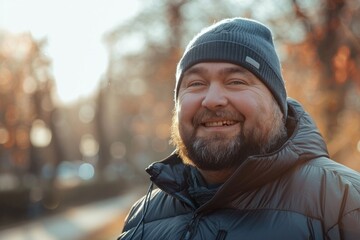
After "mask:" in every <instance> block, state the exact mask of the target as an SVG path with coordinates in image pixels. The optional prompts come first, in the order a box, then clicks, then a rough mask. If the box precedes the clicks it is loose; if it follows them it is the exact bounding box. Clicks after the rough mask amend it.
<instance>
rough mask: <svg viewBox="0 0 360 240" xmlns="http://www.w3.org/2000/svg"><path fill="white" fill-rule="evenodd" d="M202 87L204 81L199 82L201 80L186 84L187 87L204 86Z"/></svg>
mask: <svg viewBox="0 0 360 240" xmlns="http://www.w3.org/2000/svg"><path fill="white" fill-rule="evenodd" d="M204 85H205V83H204V81H201V80H193V81H189V82H188V83H187V84H186V86H187V87H199V86H204Z"/></svg>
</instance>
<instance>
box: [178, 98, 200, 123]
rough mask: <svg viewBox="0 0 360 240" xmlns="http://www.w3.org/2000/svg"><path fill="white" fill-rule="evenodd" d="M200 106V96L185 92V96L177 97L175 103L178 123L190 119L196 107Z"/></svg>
mask: <svg viewBox="0 0 360 240" xmlns="http://www.w3.org/2000/svg"><path fill="white" fill-rule="evenodd" d="M200 107H201V100H200V98H198V97H196V96H193V95H190V94H186V96H185V95H184V96H181V97H179V100H178V103H177V109H178V120H179V123H180V124H183V123H188V122H189V121H192V119H193V117H194V116H195V114H196V112H197V111H198V109H199V108H200Z"/></svg>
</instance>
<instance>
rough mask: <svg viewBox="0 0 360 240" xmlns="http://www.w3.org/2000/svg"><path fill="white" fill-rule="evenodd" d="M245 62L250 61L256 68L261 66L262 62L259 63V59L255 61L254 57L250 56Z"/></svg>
mask: <svg viewBox="0 0 360 240" xmlns="http://www.w3.org/2000/svg"><path fill="white" fill-rule="evenodd" d="M245 62H247V63H250V64H251V65H253V66H254V67H256V69H259V67H260V63H258V62H257V61H255V60H254V59H252V58H251V57H249V56H246V58H245Z"/></svg>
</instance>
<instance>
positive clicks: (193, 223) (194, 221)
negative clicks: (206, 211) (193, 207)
mask: <svg viewBox="0 0 360 240" xmlns="http://www.w3.org/2000/svg"><path fill="white" fill-rule="evenodd" d="M200 218H201V215H200V214H198V213H195V214H194V215H193V217H192V218H191V220H190V222H189V224H188V225H187V228H186V232H185V233H184V234H183V237H182V238H181V239H182V240H190V239H192V237H193V235H194V232H195V230H196V228H197V225H198V223H199V220H200Z"/></svg>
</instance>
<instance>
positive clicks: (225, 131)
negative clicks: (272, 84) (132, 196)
mask: <svg viewBox="0 0 360 240" xmlns="http://www.w3.org/2000/svg"><path fill="white" fill-rule="evenodd" d="M282 116H283V115H282V113H281V111H280V109H279V107H278V105H277V103H276V102H275V100H274V99H273V96H272V95H271V93H270V91H269V90H268V89H267V87H266V86H265V85H264V84H263V83H262V82H261V81H260V80H259V79H258V78H257V77H256V76H255V75H253V74H252V73H251V72H249V71H247V70H246V69H245V68H242V67H240V66H238V65H235V64H231V63H199V64H196V65H194V66H192V67H191V68H190V69H188V70H187V71H186V72H185V73H184V76H183V79H182V82H181V85H180V88H179V93H178V99H177V102H176V107H175V112H174V118H173V127H172V140H173V142H174V143H175V145H176V146H177V148H178V149H179V152H180V155H181V156H182V157H183V158H186V159H188V161H190V162H192V163H193V164H195V165H196V166H197V167H199V168H200V169H203V170H221V169H231V168H234V167H236V166H238V165H239V164H241V162H243V161H244V160H245V159H246V158H247V157H248V156H250V155H254V154H263V153H266V152H267V151H270V150H271V149H272V148H273V147H274V146H276V145H277V144H279V142H281V141H282V140H283V139H284V138H285V137H286V130H285V126H284V123H283V121H282Z"/></svg>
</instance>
